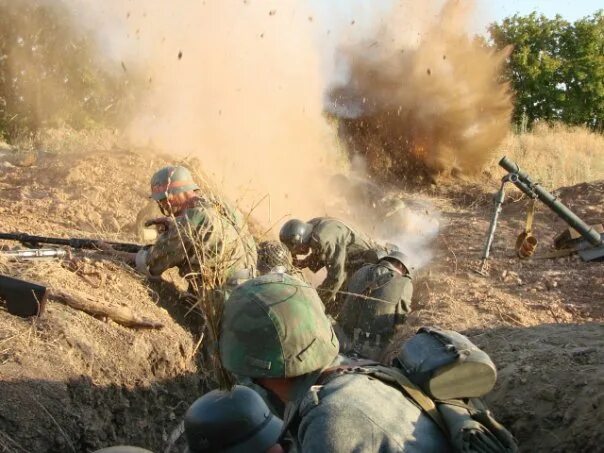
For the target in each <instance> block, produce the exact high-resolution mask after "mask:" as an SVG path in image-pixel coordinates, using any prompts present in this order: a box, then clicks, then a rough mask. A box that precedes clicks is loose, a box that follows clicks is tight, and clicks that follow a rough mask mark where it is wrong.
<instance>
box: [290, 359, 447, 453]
mask: <svg viewBox="0 0 604 453" xmlns="http://www.w3.org/2000/svg"><path fill="white" fill-rule="evenodd" d="M342 363H344V364H345V363H346V358H345V357H344V356H339V357H338V358H337V359H336V361H334V363H333V364H332V366H336V365H339V364H342ZM317 377H318V376H317V375H315V378H314V379H315V380H314V382H313V381H312V379H313V378H312V377H311V378H310V379H300V380H299V381H298V383H297V384H296V388H295V389H294V394H295V395H298V396H297V398H296V399H295V400H294V401H292V402H290V403H289V404H288V405H287V407H286V413H285V419H286V423H288V424H289V427H288V429H289V433H290V434H291V436H292V438H293V439H295V442H296V448H297V451H298V452H317V451H328V452H332V453H338V452H342V453H344V452H352V451H354V452H381V453H386V452H409V453H416V452H417V453H419V452H422V453H423V452H439V453H440V452H442V453H445V452H449V451H451V447H450V444H449V441H448V440H447V438H446V437H445V435H444V434H443V432H442V431H441V430H440V428H439V427H438V426H437V425H436V424H435V423H434V422H433V421H432V419H430V417H429V416H428V415H426V414H425V413H423V412H422V411H421V410H420V409H419V408H418V407H417V406H416V405H415V404H414V403H413V402H411V400H409V399H408V398H406V397H405V396H404V394H403V393H402V392H401V391H400V390H398V389H397V388H395V387H393V386H390V385H387V384H385V383H383V382H382V381H380V380H378V379H374V378H372V377H370V376H367V375H364V374H355V373H347V374H333V375H331V376H329V377H328V378H327V379H326V380H325V381H323V382H321V385H312V384H315V383H316V382H317Z"/></svg>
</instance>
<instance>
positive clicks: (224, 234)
mask: <svg viewBox="0 0 604 453" xmlns="http://www.w3.org/2000/svg"><path fill="white" fill-rule="evenodd" d="M248 236H250V237H251V235H249V232H246V231H243V230H240V231H238V230H237V228H236V227H235V225H233V222H232V221H231V220H229V219H228V218H227V217H226V216H224V215H221V214H220V213H219V211H218V210H217V209H216V208H215V207H214V206H213V205H211V204H210V203H207V202H204V201H203V200H201V199H198V200H195V202H194V203H193V205H192V206H191V207H189V208H188V209H186V210H185V211H184V212H183V213H182V214H181V215H179V216H178V217H176V218H175V222H174V224H173V225H171V226H170V228H169V229H168V231H166V232H164V233H162V234H161V235H160V236H159V237H158V239H157V241H156V242H155V244H154V245H153V246H152V247H151V248H150V249H149V250H148V251H147V256H146V265H147V268H148V270H149V273H150V274H151V275H154V276H157V275H161V274H162V273H163V272H164V271H165V270H167V269H169V268H171V267H178V268H179V271H180V274H181V275H182V276H188V277H196V276H201V278H202V279H214V280H215V281H216V282H217V283H222V282H224V281H225V280H226V279H227V278H228V277H229V275H231V274H232V273H233V272H235V271H239V270H242V269H248V268H253V267H254V266H255V264H256V248H255V245H254V246H253V247H252V245H251V244H253V238H252V239H251V241H252V243H250V240H249V237H248Z"/></svg>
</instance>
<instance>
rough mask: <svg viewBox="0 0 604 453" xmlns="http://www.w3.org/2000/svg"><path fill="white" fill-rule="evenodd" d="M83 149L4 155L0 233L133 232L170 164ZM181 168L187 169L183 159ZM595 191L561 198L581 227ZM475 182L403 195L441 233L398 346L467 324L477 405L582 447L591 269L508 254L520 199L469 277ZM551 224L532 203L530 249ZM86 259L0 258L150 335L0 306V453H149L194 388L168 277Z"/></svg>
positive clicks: (480, 203)
mask: <svg viewBox="0 0 604 453" xmlns="http://www.w3.org/2000/svg"><path fill="white" fill-rule="evenodd" d="M76 148H77V147H76ZM84 150H88V151H87V152H84V151H79V152H77V153H76V152H72V153H58V152H56V151H54V150H53V149H49V150H48V151H46V152H41V151H30V152H28V153H25V152H23V151H15V150H12V149H11V150H5V151H3V152H4V157H2V158H0V165H1V166H2V170H3V171H2V172H0V188H1V189H2V190H1V191H0V214H2V216H3V227H2V229H3V230H5V231H13V230H20V231H25V232H29V233H37V234H48V235H58V236H94V237H104V238H110V239H116V240H123V241H136V229H135V223H136V215H137V212H138V211H139V210H140V209H141V208H142V207H143V206H145V205H146V203H147V198H146V197H147V190H148V188H147V181H148V179H149V177H150V176H151V174H152V173H153V171H154V170H155V169H156V168H158V167H161V166H163V165H165V164H167V163H168V162H169V159H167V158H166V157H164V156H161V155H155V154H151V153H149V152H135V151H124V150H111V148H110V147H109V148H103V147H101V148H96V147H92V148H84ZM26 156H30V157H27V158H26ZM189 165H190V166H192V167H193V169H194V170H195V169H197V170H198V173H200V172H201V169H200V168H199V165H198V164H196V163H195V162H189ZM601 189H602V183H593V184H591V185H578V186H576V187H574V188H565V189H561V190H560V192H559V193H560V196H561V198H562V199H563V201H565V202H567V203H568V205H569V206H570V207H571V208H572V209H574V210H576V211H577V213H578V214H579V215H582V216H583V215H585V217H586V220H587V215H586V213H588V212H593V213H594V216H595V217H598V216H599V215H600V214H601V209H602V203H601V200H602V198H597V197H598V196H599V197H601V194H602V192H601ZM598 190H599V191H600V192H598ZM448 191H449V192H448ZM489 191H490V189H488V188H487V189H485V188H484V187H483V188H481V187H479V186H478V185H468V184H467V183H464V182H461V183H460V184H458V185H456V186H447V187H444V186H443V187H441V188H439V192H438V193H436V192H425V193H422V194H421V196H419V195H418V196H417V197H415V196H413V197H414V198H418V199H422V200H424V199H425V200H428V201H430V203H431V205H433V206H434V207H435V208H436V209H438V210H439V211H440V223H441V230H440V233H439V235H438V237H437V238H436V239H435V240H433V242H432V243H431V244H427V245H426V247H429V248H432V249H433V252H434V258H433V260H432V262H431V264H430V265H429V266H428V267H426V268H424V269H422V270H421V271H420V272H419V274H418V275H417V276H416V278H415V280H414V285H415V294H414V300H413V312H412V313H411V314H410V316H409V317H408V321H407V324H406V325H405V326H403V328H402V329H401V331H400V332H399V333H398V339H399V340H400V339H402V338H404V337H406V336H409V335H410V334H412V333H413V332H414V331H416V330H417V328H418V327H420V326H422V325H440V326H442V327H445V328H451V329H455V330H458V331H465V332H467V333H468V335H470V336H471V337H472V338H473V339H474V341H476V342H477V343H478V344H479V345H481V346H483V347H484V348H485V349H486V350H487V351H488V352H489V353H490V354H491V355H492V357H493V359H494V361H495V363H496V364H497V366H498V368H499V370H500V379H499V384H498V387H497V389H496V391H495V392H494V393H493V395H491V397H490V398H489V402H490V404H491V406H492V408H493V409H494V412H495V414H496V416H498V417H499V418H501V419H502V421H504V422H505V423H506V424H507V425H508V426H510V428H511V429H512V431H513V432H514V434H515V435H516V436H517V437H518V438H519V440H520V441H521V444H522V445H523V450H524V451H552V450H553V451H563V450H566V451H569V450H570V451H577V450H589V449H592V450H596V449H597V448H598V447H596V446H599V445H601V442H602V438H601V434H600V431H601V430H600V426H601V422H602V420H599V419H598V418H597V417H601V414H602V412H601V408H600V406H599V405H600V404H601V403H602V381H601V375H602V363H603V360H602V356H601V351H602V341H603V340H602V330H601V327H599V326H596V325H594V324H593V323H601V322H603V321H604V291H603V289H602V288H604V273H603V272H602V263H583V262H581V261H580V260H578V258H576V257H565V258H560V259H556V260H539V259H532V260H526V261H520V260H518V258H517V257H516V256H515V254H514V248H513V245H514V242H515V239H516V235H517V234H518V233H519V232H520V231H521V230H522V228H523V226H524V220H525V215H526V214H525V210H526V204H525V201H524V200H520V202H516V203H515V202H508V203H507V204H506V205H505V206H504V209H503V212H502V214H501V217H500V224H499V228H498V230H497V234H496V237H495V242H494V244H493V249H492V260H491V264H490V269H489V276H488V277H483V276H480V275H478V274H476V273H475V272H474V270H475V269H476V268H477V267H478V263H479V260H480V256H481V252H482V247H483V243H484V239H485V235H486V231H487V228H488V224H489V220H490V215H491V209H490V208H489V206H490V204H489V202H488V198H489V197H488V196H487V194H488V192H489ZM598 193H599V194H600V195H597V194H598ZM469 194H474V196H469ZM410 196H411V195H410ZM592 206H595V209H593V208H592ZM597 209H600V211H597ZM563 227H564V225H563V223H561V221H560V222H559V221H558V220H556V217H555V215H553V214H552V213H551V212H549V210H547V208H544V207H543V208H539V210H538V212H537V215H536V218H535V231H536V233H537V234H538V237H539V240H540V246H539V247H540V248H541V249H542V250H546V249H549V248H550V244H552V243H553V238H554V236H555V234H556V233H557V232H558V231H559V230H560V228H563ZM6 244H9V243H4V244H0V245H6ZM11 245H14V244H11ZM97 258H98V256H97V255H94V252H92V253H90V254H76V255H75V257H74V258H73V259H70V260H64V261H62V262H59V261H50V262H28V263H19V264H18V265H17V264H15V263H10V262H7V261H0V272H2V273H7V274H9V275H17V276H20V277H23V278H28V279H32V280H38V281H40V282H43V283H46V284H48V285H50V286H52V287H55V288H60V289H65V290H68V291H71V292H74V293H78V294H86V295H87V296H88V297H91V298H94V299H95V300H96V301H98V302H99V303H103V304H106V305H113V306H120V305H125V306H128V307H129V308H131V309H132V310H133V311H134V312H135V313H136V314H138V315H140V316H145V317H147V318H150V319H152V320H154V321H157V322H161V323H163V324H165V327H164V329H162V330H144V331H143V330H133V329H129V328H125V327H122V326H120V325H117V324H115V323H114V322H112V321H104V320H99V319H96V318H93V317H91V316H89V315H87V314H85V313H82V312H79V311H75V310H73V309H71V308H68V307H66V306H64V305H61V304H60V303H59V302H57V301H56V300H53V299H52V298H51V300H50V301H49V303H48V309H47V312H46V313H45V314H44V315H43V316H42V317H41V318H40V319H38V320H37V321H30V320H22V319H19V318H15V317H13V316H11V315H9V314H8V313H7V312H6V311H5V310H4V309H2V308H0V398H1V399H2V402H3V404H1V405H0V450H5V451H39V452H51V451H90V450H92V449H94V448H97V447H100V446H106V445H111V444H116V443H131V444H135V445H140V446H144V447H147V448H151V449H154V450H155V451H160V450H162V449H163V448H164V447H165V445H166V439H167V437H168V435H169V433H170V431H171V430H172V429H173V427H175V426H176V424H177V423H178V421H179V420H180V418H181V416H182V415H183V413H184V411H185V410H186V408H187V407H188V405H189V403H191V402H192V401H193V400H194V399H195V398H196V397H197V396H199V394H200V393H201V392H202V391H203V389H206V388H207V386H208V383H207V382H206V381H205V379H203V378H204V375H203V373H202V372H201V371H200V367H199V364H198V361H197V359H196V356H197V354H196V352H197V351H198V350H199V348H200V344H199V343H198V339H199V320H198V319H197V318H195V317H194V316H195V315H194V314H189V315H188V316H185V313H186V308H185V307H184V306H183V305H182V304H180V305H179V303H178V294H177V291H176V289H175V288H174V286H172V285H171V284H169V283H162V282H158V283H154V282H148V281H145V280H143V279H141V278H140V277H139V276H138V275H137V274H136V273H135V272H134V271H132V270H131V269H130V268H128V267H127V266H125V265H123V264H121V263H119V262H115V261H107V260H102V261H99V260H98V259H97ZM581 323H586V324H581ZM396 343H397V342H395V344H396ZM593 348H595V352H594V351H593ZM598 379H599V380H598ZM583 383H585V384H583ZM579 384H580V385H579ZM552 395H553V396H552ZM574 397H576V401H575V400H573V398H574ZM589 405H591V408H592V409H589ZM598 410H599V412H598ZM594 411H595V412H594ZM590 414H591V415H590ZM594 414H595V415H594Z"/></svg>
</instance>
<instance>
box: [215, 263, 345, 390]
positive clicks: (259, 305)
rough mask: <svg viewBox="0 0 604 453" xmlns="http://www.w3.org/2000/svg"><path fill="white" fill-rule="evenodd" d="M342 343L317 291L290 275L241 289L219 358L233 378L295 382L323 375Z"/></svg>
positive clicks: (227, 315) (233, 298)
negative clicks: (320, 372) (309, 375)
mask: <svg viewBox="0 0 604 453" xmlns="http://www.w3.org/2000/svg"><path fill="white" fill-rule="evenodd" d="M339 347H340V344H339V343H338V339H337V338H336V335H335V333H334V331H333V329H332V326H331V322H330V321H329V319H328V318H327V316H326V315H325V307H324V305H323V302H321V299H320V298H319V295H318V294H317V291H316V290H315V289H314V288H312V287H311V286H309V285H307V284H306V283H304V282H302V281H300V280H298V279H297V278H295V277H291V276H289V275H287V274H266V275H263V276H261V277H256V278H254V279H252V280H248V281H247V282H245V283H244V284H242V285H239V286H238V287H237V288H236V289H235V290H234V291H233V292H232V294H231V295H230V297H229V300H228V303H227V304H225V307H224V312H223V315H222V322H221V329H220V346H219V350H220V359H221V361H222V364H223V365H224V367H225V368H226V369H227V370H228V371H230V372H231V373H233V374H235V375H238V376H243V377H250V378H260V377H266V378H290V377H296V376H301V375H303V374H306V373H310V372H313V371H317V370H321V369H323V368H325V367H326V366H327V365H329V364H330V363H331V362H332V361H333V360H334V359H335V358H336V356H337V355H338V351H339Z"/></svg>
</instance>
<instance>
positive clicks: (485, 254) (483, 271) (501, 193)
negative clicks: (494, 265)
mask: <svg viewBox="0 0 604 453" xmlns="http://www.w3.org/2000/svg"><path fill="white" fill-rule="evenodd" d="M510 178H511V175H510V174H507V175H505V176H504V177H503V178H502V179H501V187H500V188H499V190H498V191H497V193H496V194H495V196H494V197H493V201H494V202H495V210H494V211H493V217H491V223H490V224H489V232H488V234H487V240H486V242H485V244H484V249H483V251H482V261H481V264H480V268H479V269H474V272H476V273H477V274H480V275H482V276H483V277H488V276H489V273H488V272H487V270H488V268H489V255H490V253H491V246H492V245H493V240H494V239H495V230H496V229H497V220H498V219H499V214H500V213H501V205H502V204H503V200H505V184H506V183H507V182H509V181H510Z"/></svg>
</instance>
